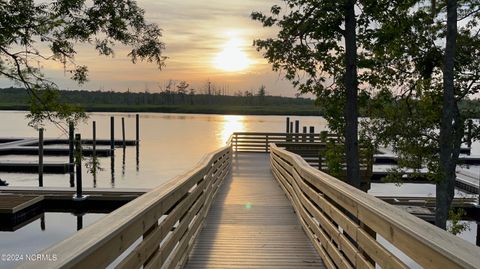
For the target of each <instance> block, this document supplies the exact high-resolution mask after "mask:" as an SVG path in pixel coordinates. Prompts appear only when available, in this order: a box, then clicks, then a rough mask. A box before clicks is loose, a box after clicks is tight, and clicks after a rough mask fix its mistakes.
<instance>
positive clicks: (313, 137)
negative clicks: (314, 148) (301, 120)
mask: <svg viewBox="0 0 480 269" xmlns="http://www.w3.org/2000/svg"><path fill="white" fill-rule="evenodd" d="M314 133H315V127H314V126H310V143H313V142H315V136H314Z"/></svg>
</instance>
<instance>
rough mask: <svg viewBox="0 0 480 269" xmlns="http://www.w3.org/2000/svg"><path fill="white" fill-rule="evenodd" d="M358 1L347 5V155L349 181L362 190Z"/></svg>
mask: <svg viewBox="0 0 480 269" xmlns="http://www.w3.org/2000/svg"><path fill="white" fill-rule="evenodd" d="M355 2H356V0H346V3H345V10H344V11H345V14H344V15H345V68H346V69H345V77H344V79H345V91H346V103H345V109H344V113H345V122H346V125H345V153H346V159H347V160H346V162H347V181H348V183H349V184H350V185H352V186H354V187H356V188H360V169H359V161H358V105H357V96H358V90H357V89H358V81H357V41H356V32H355V31H356V23H357V22H356V18H355Z"/></svg>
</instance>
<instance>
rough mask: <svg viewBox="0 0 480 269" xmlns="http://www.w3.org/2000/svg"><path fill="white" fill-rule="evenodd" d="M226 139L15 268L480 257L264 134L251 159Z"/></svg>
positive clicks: (460, 264)
mask: <svg viewBox="0 0 480 269" xmlns="http://www.w3.org/2000/svg"><path fill="white" fill-rule="evenodd" d="M241 135H245V133H242V134H241ZM235 136H237V137H238V136H239V134H234V136H233V137H232V138H231V139H230V140H229V141H228V144H227V145H226V146H225V147H222V148H220V149H218V150H216V151H214V152H212V153H209V154H207V155H206V156H205V157H204V158H203V159H202V160H201V161H200V162H199V163H198V165H197V166H195V167H194V168H193V169H192V170H190V171H189V172H187V173H185V174H184V175H181V176H179V177H177V178H175V179H172V180H171V181H169V182H168V183H166V184H164V185H162V186H159V187H157V188H155V189H153V190H151V191H149V192H147V193H145V194H144V195H142V196H140V197H138V198H137V199H135V200H133V201H131V202H129V203H127V204H126V205H125V206H123V207H121V208H119V209H117V210H115V211H114V212H112V213H111V214H109V215H107V216H105V217H104V218H102V219H100V220H99V221H97V222H96V223H94V224H92V225H90V226H88V227H86V228H85V229H83V230H81V231H79V232H77V233H76V234H74V235H73V236H71V237H69V238H67V239H65V240H64V241H62V242H59V243H57V244H56V245H54V246H52V247H50V248H48V249H46V250H44V251H42V252H41V253H40V254H49V253H55V254H57V257H58V259H57V260H55V261H51V262H49V263H38V262H33V261H27V262H25V263H22V264H20V265H19V266H18V267H19V268H99V267H101V268H104V267H107V266H110V267H112V268H113V267H115V268H129V269H130V268H141V267H142V268H184V267H186V268H329V269H330V268H332V269H334V268H335V269H336V268H346V269H350V268H370V269H373V268H376V267H377V266H380V267H382V268H409V264H408V263H407V261H405V260H402V259H401V258H399V257H397V256H396V254H395V252H394V251H393V250H392V247H387V246H385V245H384V244H382V243H381V242H380V241H379V240H378V238H379V237H380V236H381V237H382V238H384V239H385V240H386V241H388V242H389V244H391V246H393V247H394V248H397V249H399V250H400V251H402V252H403V253H404V254H405V255H406V256H408V257H409V258H410V259H412V260H413V261H414V262H416V263H418V264H419V265H420V266H422V267H423V268H432V269H433V268H435V269H436V268H472V269H473V268H479V265H480V248H478V247H476V246H474V245H472V244H470V243H468V242H466V241H464V240H463V239H460V238H458V237H456V236H454V235H452V234H449V233H448V232H446V231H444V230H441V229H439V228H437V227H435V226H433V225H431V224H429V223H427V222H425V221H423V220H420V219H419V218H417V217H415V216H413V215H411V214H409V213H407V212H405V211H404V210H402V209H399V208H397V207H395V206H393V205H390V204H388V203H386V202H384V201H382V200H380V199H378V198H376V197H373V196H371V195H369V194H366V193H364V192H362V191H360V190H358V189H355V188H353V187H352V186H349V185H348V184H346V183H344V182H342V181H341V180H338V179H336V178H334V177H332V176H330V175H328V174H326V173H324V172H322V171H319V170H318V169H316V168H313V167H311V166H310V165H308V163H306V162H305V160H304V159H302V158H301V157H300V156H298V155H296V154H294V153H292V152H289V151H287V150H284V149H282V148H280V147H277V146H276V145H275V143H271V142H272V141H271V140H269V138H270V137H272V134H252V136H256V137H262V136H263V137H264V141H263V142H258V143H250V145H248V146H246V147H245V149H246V150H247V149H255V150H254V151H257V153H243V152H241V151H242V150H241V149H240V147H238V148H236V141H235ZM245 136H248V135H245ZM286 136H287V137H289V138H291V137H292V134H286ZM237 146H238V144H237ZM87 200H88V199H87ZM127 250H128V251H127Z"/></svg>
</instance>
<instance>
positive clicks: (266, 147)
mask: <svg viewBox="0 0 480 269" xmlns="http://www.w3.org/2000/svg"><path fill="white" fill-rule="evenodd" d="M265 152H268V134H267V136H266V140H265Z"/></svg>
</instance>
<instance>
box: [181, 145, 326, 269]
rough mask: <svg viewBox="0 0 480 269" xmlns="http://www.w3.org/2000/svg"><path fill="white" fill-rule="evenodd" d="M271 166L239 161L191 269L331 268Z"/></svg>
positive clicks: (263, 160) (252, 158) (245, 156)
mask: <svg viewBox="0 0 480 269" xmlns="http://www.w3.org/2000/svg"><path fill="white" fill-rule="evenodd" d="M268 163H269V160H268V155H266V154H256V153H239V154H238V155H236V156H235V157H234V160H233V163H232V172H231V173H232V174H231V176H230V177H228V178H227V179H225V182H224V183H223V186H222V187H221V188H220V190H219V193H218V194H217V197H216V198H215V202H214V203H213V204H212V208H211V209H210V212H209V213H208V216H207V219H206V220H205V227H204V228H203V230H202V231H201V232H200V235H199V237H198V239H197V242H196V243H195V246H194V247H193V250H192V254H191V255H190V258H189V261H188V263H187V264H186V266H185V268H192V269H193V268H299V269H301V268H325V267H324V265H323V263H322V261H321V259H320V256H319V255H318V254H317V252H316V251H315V249H314V248H313V246H312V244H311V243H310V241H309V240H308V238H307V236H306V234H305V233H304V232H303V231H302V226H301V225H300V222H299V221H298V219H297V218H296V216H295V213H294V209H293V207H292V205H291V204H290V203H289V201H288V199H287V198H286V196H285V194H284V193H283V191H282V189H281V188H280V186H279V185H278V184H277V183H276V181H275V180H274V178H273V175H272V174H271V172H270V167H269V165H268Z"/></svg>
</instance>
